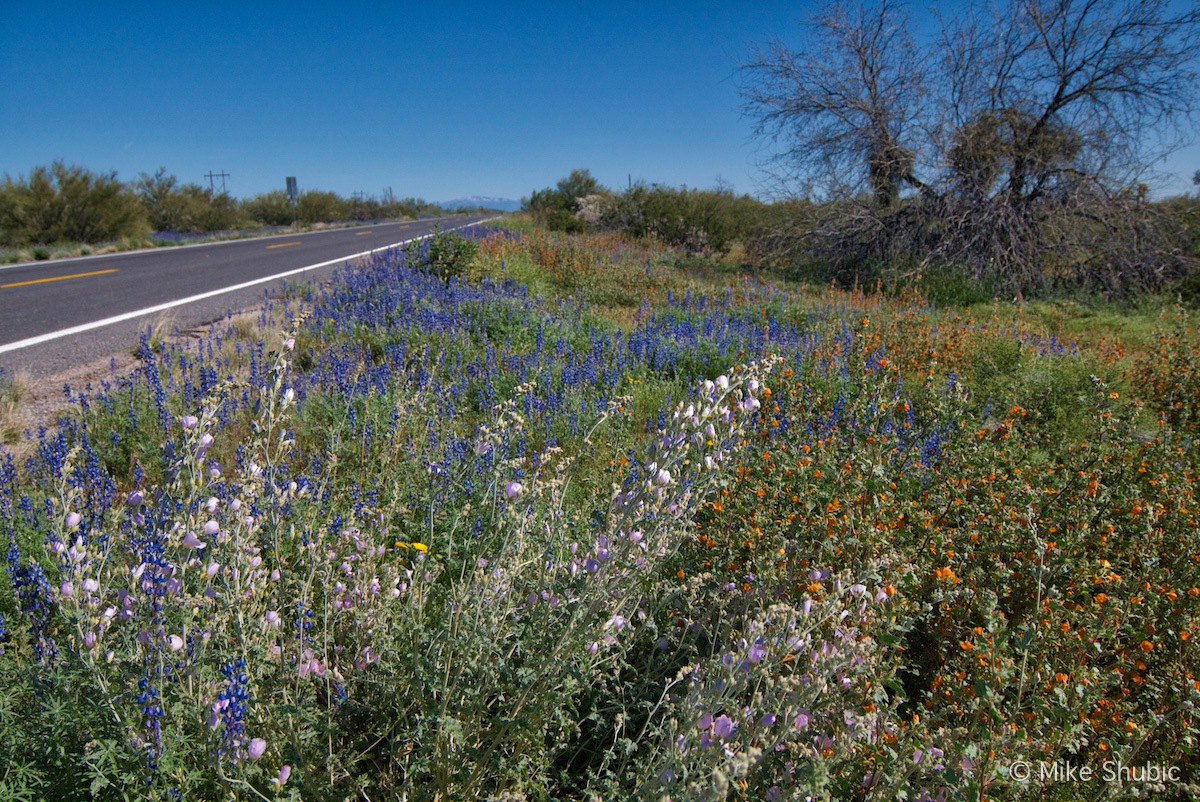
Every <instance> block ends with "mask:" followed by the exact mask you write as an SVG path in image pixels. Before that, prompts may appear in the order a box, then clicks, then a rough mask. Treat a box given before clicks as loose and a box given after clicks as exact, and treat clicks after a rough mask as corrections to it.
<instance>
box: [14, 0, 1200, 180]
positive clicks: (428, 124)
mask: <svg viewBox="0 0 1200 802" xmlns="http://www.w3.org/2000/svg"><path fill="white" fill-rule="evenodd" d="M810 9H811V4H808V3H804V2H738V3H732V2H730V3H707V2H678V3H654V2H648V0H644V1H643V2H572V3H563V2H559V3H522V2H509V3H495V2H490V3H472V2H457V3H456V2H447V3H431V2H428V1H426V2H421V3H387V4H368V3H356V4H350V5H342V6H338V7H336V8H335V6H334V5H333V4H328V3H320V4H311V3H305V2H292V3H287V4H283V3H279V4H275V3H250V2H247V3H245V4H244V5H243V4H223V3H190V4H178V3H170V2H165V3H164V2H158V3H155V4H147V5H140V4H135V3H106V4H101V3H56V2H53V0H47V1H45V2H33V1H32V0H12V1H11V2H5V3H0V120H2V121H3V122H2V123H0V173H8V174H10V175H13V176H14V177H15V176H17V175H20V174H24V173H27V172H28V171H29V169H30V168H32V167H34V166H36V165H39V164H49V163H50V162H51V161H53V160H55V159H63V160H64V161H66V162H68V163H74V164H80V165H83V166H85V167H88V168H90V169H92V170H96V171H108V170H116V171H117V173H118V176H119V177H120V178H121V179H123V180H132V179H134V178H136V177H137V175H138V174H139V173H141V172H153V171H154V170H155V169H156V168H158V167H160V166H162V167H165V168H166V169H167V171H168V172H170V173H173V174H175V175H177V176H178V177H179V178H180V179H181V180H182V181H186V182H195V183H200V184H204V185H207V179H206V178H205V177H204V176H205V174H206V173H208V172H209V171H210V170H212V171H215V172H220V171H222V170H223V171H225V172H226V173H228V174H229V176H230V177H229V178H228V180H227V186H228V189H229V191H230V193H231V194H233V195H236V196H239V197H246V196H249V195H253V194H256V193H259V192H265V191H268V190H271V189H282V188H283V185H284V178H285V177H286V176H289V175H295V176H297V177H298V179H299V183H300V186H301V188H302V189H329V190H334V191H336V192H338V193H341V194H343V195H349V194H351V193H353V192H365V193H367V194H368V195H376V196H378V195H379V194H380V193H381V192H382V191H383V190H384V188H387V187H390V188H391V189H392V191H393V192H394V193H395V194H396V195H397V196H398V197H407V196H416V197H423V198H425V199H427V200H447V199H451V198H456V197H462V196H466V195H489V196H495V197H508V198H520V197H523V196H527V195H528V194H529V193H530V191H531V190H533V189H537V188H541V187H545V186H549V185H552V184H553V183H554V182H555V181H557V180H558V179H559V178H562V177H563V176H565V175H566V174H567V173H568V172H569V171H570V170H571V169H573V168H576V167H587V168H589V169H590V170H591V171H592V173H593V174H594V175H595V176H596V177H597V178H598V179H599V180H600V181H601V182H602V183H604V184H607V185H609V186H616V187H619V186H623V185H624V184H625V183H626V181H627V180H628V179H629V178H630V177H632V179H633V180H634V181H637V180H639V179H642V180H646V181H650V182H660V183H665V184H671V185H680V184H686V185H688V186H698V187H711V186H713V185H714V184H715V183H716V182H717V180H718V179H721V180H723V181H724V182H725V183H727V184H730V185H732V186H733V188H734V189H735V190H736V191H738V192H750V193H758V192H760V191H762V190H763V189H765V183H763V181H762V179H763V176H762V174H761V172H760V170H759V169H758V167H757V165H758V162H759V160H760V157H761V156H762V155H763V153H762V150H761V143H759V142H757V141H755V140H754V139H753V138H752V136H751V124H750V122H749V121H747V120H745V119H743V117H742V116H741V113H740V99H739V95H738V83H737V79H736V75H735V74H736V71H737V62H738V59H739V58H742V57H744V56H745V55H746V54H747V52H748V51H749V49H750V47H751V46H752V45H754V44H758V43H762V42H764V41H766V40H767V39H769V38H772V37H778V38H782V39H784V41H788V40H789V39H791V40H792V41H794V40H795V35H794V33H795V31H796V30H797V24H798V22H799V21H800V20H801V19H802V18H803V17H805V16H806V15H807V13H808V11H809V10H810ZM1197 168H1200V148H1196V147H1193V148H1191V149H1189V150H1188V151H1187V152H1185V153H1183V154H1180V155H1178V156H1177V157H1175V159H1174V160H1172V161H1170V162H1168V163H1167V164H1165V165H1163V169H1165V170H1167V171H1168V172H1171V171H1173V172H1175V173H1176V174H1177V176H1178V177H1177V178H1176V180H1175V181H1174V182H1172V183H1171V184H1169V185H1168V186H1167V189H1168V190H1169V191H1176V192H1181V191H1187V190H1189V189H1191V185H1190V180H1189V179H1190V176H1191V174H1192V172H1193V171H1194V170H1195V169H1197Z"/></svg>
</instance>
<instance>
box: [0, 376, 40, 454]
mask: <svg viewBox="0 0 1200 802" xmlns="http://www.w3.org/2000/svg"><path fill="white" fill-rule="evenodd" d="M32 388H33V378H32V377H31V376H30V375H29V374H28V373H26V372H25V371H17V372H16V373H13V374H7V373H6V374H3V375H0V445H4V446H14V445H16V444H17V443H19V442H20V441H21V439H22V434H23V433H24V431H25V429H27V428H28V427H29V425H30V419H29V415H28V410H27V408H26V403H25V402H26V401H27V400H28V399H29V396H30V392H31V390H32Z"/></svg>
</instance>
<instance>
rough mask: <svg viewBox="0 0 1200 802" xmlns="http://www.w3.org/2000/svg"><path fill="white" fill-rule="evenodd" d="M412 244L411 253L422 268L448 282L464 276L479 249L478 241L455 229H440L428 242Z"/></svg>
mask: <svg viewBox="0 0 1200 802" xmlns="http://www.w3.org/2000/svg"><path fill="white" fill-rule="evenodd" d="M412 246H413V247H412V251H411V254H410V255H414V258H415V259H416V262H417V264H419V265H420V267H421V269H423V270H425V271H427V272H429V273H432V274H433V275H435V276H437V277H438V278H440V279H441V280H442V281H445V282H447V283H449V282H450V279H452V278H455V277H461V276H463V275H464V274H465V273H466V272H467V268H468V267H470V265H471V260H472V259H474V258H475V254H476V253H477V252H478V251H479V243H478V242H476V241H475V240H473V239H468V238H467V237H464V236H463V235H462V234H459V233H458V232H455V231H439V232H437V233H435V234H434V235H433V236H432V237H430V238H429V240H428V241H427V242H422V243H412Z"/></svg>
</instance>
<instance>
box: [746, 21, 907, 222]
mask: <svg viewBox="0 0 1200 802" xmlns="http://www.w3.org/2000/svg"><path fill="white" fill-rule="evenodd" d="M916 56H917V51H916V49H915V48H914V47H913V44H912V40H911V37H910V35H909V32H908V20H907V17H906V16H905V15H904V14H903V13H902V12H901V9H900V7H899V6H898V5H897V4H896V3H895V2H891V0H883V1H882V2H880V3H879V4H878V5H876V6H874V7H871V6H868V5H865V4H864V3H861V2H860V3H858V4H855V5H846V4H844V3H833V4H830V5H828V6H826V7H824V8H823V9H822V10H821V11H820V12H818V13H817V15H816V16H815V17H814V18H813V19H812V21H811V22H810V24H809V26H808V31H807V36H806V37H805V47H804V48H803V49H801V50H799V51H793V50H791V49H789V48H788V47H787V46H786V45H784V44H783V43H782V42H778V41H775V42H771V43H769V44H768V45H767V46H766V47H765V48H760V49H758V50H756V51H755V52H754V53H753V54H752V57H751V58H750V60H749V61H748V62H747V63H745V64H744V65H743V73H744V74H745V75H746V77H747V78H748V82H747V84H746V86H745V88H744V92H743V95H744V98H745V111H746V113H747V114H748V115H749V116H750V117H752V118H753V119H754V120H755V121H756V123H757V128H756V133H758V134H759V135H763V136H767V137H769V138H770V139H771V140H772V141H773V142H774V143H777V144H782V145H783V150H782V151H781V152H780V153H778V154H777V155H776V157H775V159H774V161H775V163H776V165H777V166H781V167H783V168H784V170H785V172H786V173H787V176H786V177H787V178H788V179H797V180H799V181H800V182H801V183H802V184H803V185H804V186H805V187H806V188H813V187H815V188H817V189H818V191H819V192H821V193H822V194H825V195H826V196H835V197H836V196H839V195H843V194H845V193H846V192H847V191H849V192H859V191H861V190H863V189H864V188H867V189H869V190H870V192H871V195H872V197H873V198H874V200H875V202H876V204H878V205H879V206H881V207H886V206H889V205H891V204H893V203H895V202H896V200H898V198H899V196H900V191H901V188H902V186H903V185H904V183H905V182H906V181H909V182H910V183H911V182H913V181H914V180H915V178H914V176H913V164H914V160H915V157H916V154H915V152H914V150H913V148H912V147H911V146H910V145H909V144H908V140H909V138H910V130H909V127H910V124H911V123H912V122H913V120H914V119H915V118H916V116H917V115H918V113H919V105H920V100H921V93H922V71H921V65H920V63H919V62H918V60H917V58H916Z"/></svg>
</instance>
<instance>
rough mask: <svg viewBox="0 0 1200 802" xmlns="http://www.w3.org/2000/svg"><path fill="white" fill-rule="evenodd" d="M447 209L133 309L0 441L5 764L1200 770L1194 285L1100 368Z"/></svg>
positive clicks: (648, 782)
mask: <svg viewBox="0 0 1200 802" xmlns="http://www.w3.org/2000/svg"><path fill="white" fill-rule="evenodd" d="M464 236H466V237H468V238H471V240H472V242H468V243H467V244H465V245H464V244H463V243H462V242H458V241H457V240H455V241H454V242H453V243H449V244H447V243H443V244H444V245H445V246H446V247H445V249H444V250H445V251H446V253H449V254H450V256H449V257H446V258H449V259H451V261H452V262H453V264H452V266H451V267H445V265H444V264H443V263H442V262H437V263H436V264H434V263H433V262H430V261H429V258H430V257H429V253H428V252H427V251H422V250H420V249H417V248H414V249H411V252H409V253H407V254H406V253H403V252H394V253H385V254H380V255H378V256H377V257H376V258H374V259H373V260H372V262H371V264H369V265H362V266H357V267H351V268H347V269H346V270H345V271H344V272H343V274H342V275H341V276H340V277H339V278H338V280H337V281H335V282H333V283H331V284H329V285H327V286H324V287H296V288H290V289H289V290H288V291H287V292H286V293H285V296H286V297H284V298H280V299H277V300H274V301H270V302H268V303H267V304H265V305H264V307H263V310H262V313H261V316H260V318H259V319H258V321H257V323H247V322H246V321H244V320H243V321H240V322H238V323H231V324H230V326H229V327H228V328H225V329H221V328H220V327H218V328H216V329H215V330H214V331H213V333H212V334H211V335H209V336H207V337H205V338H202V339H201V340H199V341H194V342H185V343H181V344H171V343H169V342H156V341H152V340H151V338H150V337H149V336H147V337H146V338H144V339H143V342H142V344H141V348H140V355H141V367H140V368H139V370H138V372H137V373H136V374H134V375H132V376H130V377H126V378H117V379H113V380H111V381H106V382H104V383H102V384H101V385H100V387H98V388H86V389H84V390H83V391H82V392H79V391H72V390H68V391H67V395H68V396H69V398H70V400H71V402H72V403H73V405H74V407H73V408H74V410H75V411H74V413H73V414H72V415H71V416H69V417H68V418H67V419H65V420H63V421H61V422H60V423H59V425H57V426H56V428H54V429H52V430H48V429H43V430H41V431H39V432H31V433H30V434H29V436H28V438H27V440H26V441H25V443H24V445H23V449H22V450H23V451H24V452H25V453H27V454H28V457H27V458H25V459H24V460H21V461H18V459H17V458H16V457H15V456H14V455H12V454H7V453H4V454H0V522H2V524H0V525H2V526H3V529H4V536H5V539H6V541H7V542H6V543H5V546H6V558H5V564H6V569H7V570H6V576H7V578H8V579H9V581H8V582H7V583H0V585H2V587H0V647H2V653H0V682H2V683H3V684H4V687H5V690H6V693H5V694H0V763H2V764H3V765H4V766H5V767H6V768H5V769H3V770H0V798H13V799H39V798H52V799H74V798H79V799H83V798H98V799H107V798H112V799H133V798H136V799H143V798H150V799H179V798H183V799H229V798H241V799H275V798H284V799H306V800H307V799H339V800H340V799H346V798H350V797H357V796H360V795H361V796H362V797H363V798H367V799H378V798H403V799H443V800H444V799H489V798H493V799H520V798H526V799H535V798H537V799H595V798H606V799H607V798H613V799H624V798H640V799H655V800H658V799H666V798H670V799H747V800H749V799H794V798H814V799H817V798H837V799H895V798H907V799H982V798H985V797H986V798H1014V799H1015V798H1028V797H1029V796H1030V795H1033V794H1038V793H1043V794H1045V795H1050V796H1051V797H1052V796H1053V795H1054V794H1057V793H1060V792H1061V793H1062V794H1066V795H1067V797H1064V798H1069V795H1070V793H1073V792H1074V791H1076V790H1078V789H1075V788H1067V787H1062V788H1060V787H1055V780H1053V779H1052V778H1050V779H1048V778H1046V777H1042V776H1039V777H1037V778H1035V779H1034V780H1032V781H1031V780H1029V778H1023V777H1021V776H1019V774H1014V772H1013V766H1014V765H1017V764H1019V763H1021V762H1022V761H1025V762H1026V763H1034V762H1036V763H1037V764H1038V765H1042V764H1045V765H1052V764H1055V765H1057V763H1056V761H1057V762H1059V763H1062V764H1063V765H1070V766H1075V767H1083V766H1087V767H1090V768H1091V769H1093V770H1097V771H1098V770H1099V769H1100V768H1101V767H1102V766H1103V765H1104V764H1105V763H1106V761H1107V762H1112V761H1119V762H1122V763H1123V764H1124V765H1142V764H1146V763H1153V764H1155V765H1164V766H1178V767H1180V771H1179V772H1176V774H1175V775H1173V776H1176V779H1177V782H1175V784H1174V785H1172V786H1171V787H1169V788H1168V787H1165V786H1164V787H1162V788H1159V787H1154V788H1150V787H1141V786H1139V787H1138V788H1137V789H1135V790H1136V792H1137V793H1142V794H1146V793H1151V792H1155V793H1160V794H1164V795H1165V798H1180V799H1183V798H1188V796H1189V795H1191V794H1195V793H1196V792H1197V786H1196V783H1197V782H1200V780H1198V778H1197V776H1196V774H1195V765H1196V761H1195V754H1196V752H1195V750H1196V739H1197V737H1198V736H1200V725H1198V724H1197V709H1196V706H1197V703H1198V702H1200V678H1198V677H1197V676H1196V673H1197V666H1196V658H1195V655H1194V649H1193V648H1192V644H1191V641H1192V638H1193V637H1194V633H1195V632H1196V631H1197V625H1198V617H1200V543H1198V542H1197V535H1196V533H1197V531H1198V530H1197V528H1196V513H1195V510H1196V505H1197V502H1196V492H1197V488H1196V483H1197V477H1198V476H1200V466H1198V465H1197V463H1196V453H1197V452H1196V449H1195V448H1193V447H1192V443H1193V441H1194V439H1195V436H1196V434H1197V432H1196V429H1195V426H1196V423H1195V415H1194V414H1192V413H1191V412H1189V411H1188V410H1189V409H1190V407H1189V404H1191V401H1189V398H1188V396H1187V394H1188V392H1190V389H1189V388H1190V387H1191V384H1189V381H1190V379H1188V376H1187V371H1188V365H1189V364H1190V362H1189V360H1191V357H1190V356H1189V354H1192V353H1193V352H1194V350H1195V334H1194V332H1193V331H1192V330H1191V329H1189V328H1188V326H1187V324H1186V321H1183V322H1181V323H1180V324H1179V325H1178V326H1176V327H1175V328H1174V329H1173V330H1171V331H1167V330H1166V329H1163V330H1162V331H1161V332H1160V335H1159V340H1158V342H1157V344H1156V345H1155V346H1154V347H1152V348H1150V349H1148V350H1147V351H1145V352H1144V353H1141V354H1140V355H1139V356H1138V358H1137V360H1135V361H1134V363H1133V366H1132V372H1131V373H1130V376H1129V377H1125V376H1122V375H1121V373H1120V371H1119V370H1118V369H1117V368H1116V367H1114V366H1115V365H1118V364H1119V363H1118V362H1116V361H1114V360H1115V359H1116V357H1114V356H1113V352H1112V351H1111V349H1110V350H1106V351H1104V352H1103V353H1100V354H1091V353H1089V352H1088V350H1087V349H1086V348H1080V347H1076V346H1074V345H1071V344H1069V343H1064V342H1061V341H1060V340H1058V339H1057V338H1055V337H1054V336H1043V335H1042V334H1040V333H1039V332H1037V331H1033V330H1031V329H1029V328H1028V327H1027V326H1026V325H1024V324H1022V325H1021V326H1017V325H1015V324H1007V323H1002V322H999V321H998V320H996V319H993V318H989V319H986V320H974V319H969V318H966V317H960V316H959V315H958V314H957V313H955V314H951V313H948V312H945V311H941V310H937V309H934V308H933V307H932V306H931V305H930V304H928V303H927V302H926V301H925V300H924V299H922V298H919V297H916V296H913V295H902V296H900V297H897V298H888V297H884V296H882V295H880V294H872V293H868V292H864V291H854V292H836V291H832V290H819V291H805V290H799V289H796V288H792V289H779V288H776V287H773V286H770V285H769V284H767V283H766V282H765V281H762V280H761V279H760V278H759V277H742V278H739V279H737V280H730V281H726V279H725V278H724V277H725V276H726V275H728V271H725V272H722V271H721V270H716V269H714V270H712V274H711V276H709V277H708V278H704V277H703V276H702V275H701V273H702V271H698V270H696V269H694V268H695V261H694V260H692V261H688V262H687V263H686V264H687V265H690V266H691V267H690V268H689V269H687V270H684V269H680V268H677V267H674V265H676V264H680V263H681V262H680V259H681V258H682V257H678V256H677V255H675V256H673V255H671V254H667V253H663V252H662V251H660V250H655V249H654V248H652V247H650V246H647V245H645V244H632V243H628V242H625V241H622V240H620V239H619V238H617V237H616V236H614V235H608V234H602V235H588V236H586V237H566V236H560V235H551V234H545V233H543V232H538V231H533V232H528V233H514V232H511V231H507V232H506V231H500V232H497V231H491V232H469V231H468V232H466V233H465V234H464ZM474 240H478V247H477V248H475V247H473V245H474V242H473V241H474ZM435 255H436V254H435ZM443 256H445V254H443ZM439 258H440V257H439ZM439 265H442V266H439ZM443 268H444V269H443ZM516 278H520V279H522V280H523V281H529V282H530V283H531V284H532V286H533V288H534V291H531V290H530V287H529V286H526V285H525V284H523V283H518V282H517V281H515V280H514V279H516ZM568 293H572V294H569V295H568ZM643 301H644V303H643ZM1191 361H1194V360H1191ZM1193 383H1194V382H1193ZM1192 401H1194V399H1192ZM1192 406H1194V404H1192ZM47 744H52V745H53V748H52V749H49V750H48V749H47V748H46V745H47ZM1098 790H1099V789H1097V788H1096V787H1094V786H1093V787H1090V788H1084V789H1083V791H1085V792H1088V793H1091V794H1092V795H1095V792H1098ZM1172 794H1174V797H1172V796H1171V795H1172Z"/></svg>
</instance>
